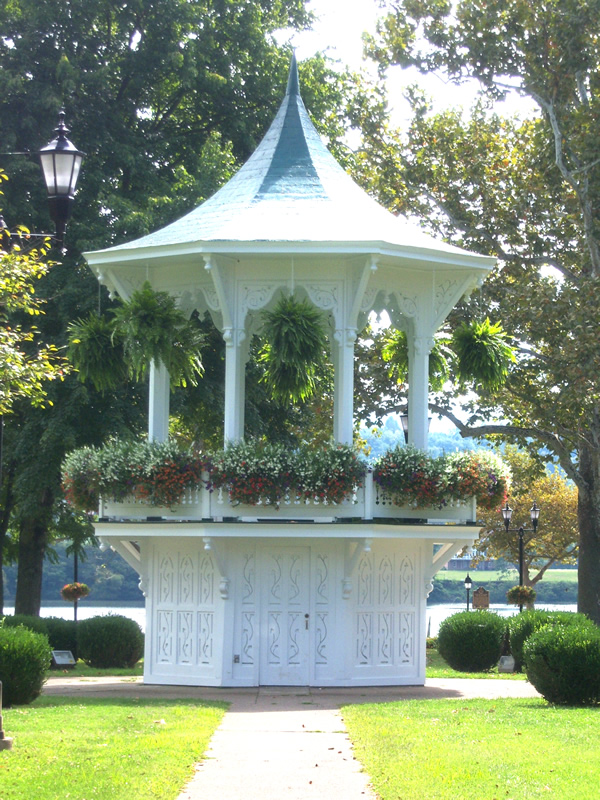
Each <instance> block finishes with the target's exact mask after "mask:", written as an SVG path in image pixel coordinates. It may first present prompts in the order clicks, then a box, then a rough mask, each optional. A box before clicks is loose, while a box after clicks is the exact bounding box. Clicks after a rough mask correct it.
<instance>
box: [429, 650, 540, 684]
mask: <svg viewBox="0 0 600 800" xmlns="http://www.w3.org/2000/svg"><path fill="white" fill-rule="evenodd" d="M426 653H427V662H426V665H425V675H426V677H427V678H492V679H494V678H496V679H497V678H502V679H504V678H509V679H511V680H517V681H524V680H527V676H526V675H525V673H524V672H498V667H494V668H493V669H491V670H490V671H489V672H457V670H455V669H452V667H449V666H448V664H447V663H446V662H445V661H444V659H443V658H442V657H441V655H440V654H439V653H438V651H437V650H435V649H433V648H427V651H426Z"/></svg>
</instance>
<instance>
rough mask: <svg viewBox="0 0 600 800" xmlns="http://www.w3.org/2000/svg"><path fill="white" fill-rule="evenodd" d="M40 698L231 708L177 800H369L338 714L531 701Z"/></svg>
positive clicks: (413, 689) (462, 685) (415, 691)
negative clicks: (389, 706)
mask: <svg viewBox="0 0 600 800" xmlns="http://www.w3.org/2000/svg"><path fill="white" fill-rule="evenodd" d="M44 694H46V695H52V694H62V695H65V694H68V695H71V696H76V695H87V696H92V697H119V696H122V697H137V698H140V699H143V698H144V697H147V698H159V699H160V698H163V699H174V698H198V699H203V700H221V701H225V702H229V703H231V705H230V707H229V710H228V712H227V714H226V715H225V717H224V718H223V721H222V723H221V725H220V726H219V728H218V729H217V731H216V732H215V734H214V736H213V738H212V740H211V743H210V746H209V749H208V752H207V754H206V756H205V758H204V759H203V760H202V761H201V762H200V763H199V764H198V765H197V766H196V774H195V776H194V778H193V779H192V780H191V781H190V783H189V784H188V785H187V786H186V787H185V789H184V790H183V792H182V793H181V795H180V796H179V798H178V800H282V798H285V800H311V799H312V798H319V800H330V799H331V798H339V800H374V798H375V797H376V795H375V794H374V793H373V790H372V789H371V788H370V786H369V779H368V776H367V775H366V774H365V773H364V772H362V771H361V765H360V764H359V763H358V761H356V759H355V758H354V756H353V753H352V746H351V744H350V741H349V739H348V735H347V733H346V730H345V726H344V722H343V719H342V717H341V714H340V711H339V709H340V707H341V706H343V705H347V704H350V703H369V702H388V701H392V700H409V699H412V698H473V697H484V698H487V699H490V700H491V699H495V698H500V697H536V696H538V695H537V693H536V691H535V689H534V688H533V687H532V686H531V684H529V683H527V682H526V681H515V680H502V679H498V680H496V679H490V680H485V679H472V680H470V679H450V678H449V679H444V680H434V679H432V680H428V681H427V685H426V686H389V687H387V686H384V687H366V688H352V689H344V688H325V689H318V688H305V687H282V688H277V687H261V688H259V689H256V688H255V689H220V688H206V687H195V686H151V685H147V684H143V683H141V679H136V678H133V679H132V678H69V677H60V678H59V677H57V678H50V679H49V680H48V683H47V684H46V686H45V688H44Z"/></svg>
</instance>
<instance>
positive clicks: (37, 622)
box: [4, 614, 48, 636]
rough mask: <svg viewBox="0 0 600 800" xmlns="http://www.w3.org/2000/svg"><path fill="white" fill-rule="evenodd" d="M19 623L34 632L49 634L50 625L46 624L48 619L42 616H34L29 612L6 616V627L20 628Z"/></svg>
mask: <svg viewBox="0 0 600 800" xmlns="http://www.w3.org/2000/svg"><path fill="white" fill-rule="evenodd" d="M19 625H22V626H23V627H24V628H27V630H29V631H33V632H34V633H43V634H44V635H45V636H47V635H48V626H47V625H46V620H45V619H43V618H42V617H32V616H29V615H28V614H14V615H13V616H12V617H10V616H8V617H4V627H6V628H18V627H19Z"/></svg>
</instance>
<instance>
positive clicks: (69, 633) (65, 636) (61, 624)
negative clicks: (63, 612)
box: [44, 617, 77, 658]
mask: <svg viewBox="0 0 600 800" xmlns="http://www.w3.org/2000/svg"><path fill="white" fill-rule="evenodd" d="M44 622H45V623H46V628H47V629H48V641H49V642H50V647H51V648H52V649H53V650H70V651H71V653H72V654H73V656H74V658H77V623H76V622H75V621H74V620H72V619H62V618H61V617H44Z"/></svg>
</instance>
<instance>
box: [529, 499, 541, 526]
mask: <svg viewBox="0 0 600 800" xmlns="http://www.w3.org/2000/svg"><path fill="white" fill-rule="evenodd" d="M529 516H530V517H531V526H532V528H533V530H534V531H536V530H537V526H538V520H539V518H540V510H539V508H538V506H537V503H536V502H535V501H534V503H533V505H532V506H531V511H530V512H529Z"/></svg>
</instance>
